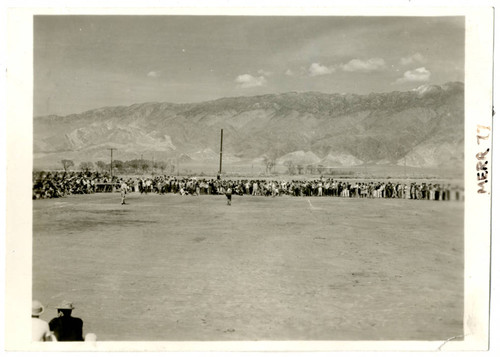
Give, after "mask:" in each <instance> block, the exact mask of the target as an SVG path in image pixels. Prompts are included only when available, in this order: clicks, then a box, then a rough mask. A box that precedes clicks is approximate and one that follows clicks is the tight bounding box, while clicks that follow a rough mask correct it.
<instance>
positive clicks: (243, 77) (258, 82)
mask: <svg viewBox="0 0 500 357" xmlns="http://www.w3.org/2000/svg"><path fill="white" fill-rule="evenodd" d="M234 81H235V82H236V83H237V84H238V87H240V88H252V87H262V86H264V85H266V83H267V80H266V78H265V77H264V76H258V77H254V76H252V75H251V74H240V75H239V76H238V77H236V79H235V80H234Z"/></svg>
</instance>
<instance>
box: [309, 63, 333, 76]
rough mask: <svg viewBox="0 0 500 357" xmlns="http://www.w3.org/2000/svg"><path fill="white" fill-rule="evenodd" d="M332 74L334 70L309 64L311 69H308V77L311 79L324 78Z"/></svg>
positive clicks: (316, 64)
mask: <svg viewBox="0 0 500 357" xmlns="http://www.w3.org/2000/svg"><path fill="white" fill-rule="evenodd" d="M333 72H335V68H333V67H327V66H323V65H321V64H319V63H313V64H311V67H309V75H310V76H311V77H315V76H324V75H326V74H331V73H333Z"/></svg>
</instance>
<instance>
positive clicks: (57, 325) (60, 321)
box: [49, 301, 83, 341]
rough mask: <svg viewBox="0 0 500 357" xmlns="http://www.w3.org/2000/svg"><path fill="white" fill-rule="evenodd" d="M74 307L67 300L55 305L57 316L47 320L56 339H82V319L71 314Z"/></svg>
mask: <svg viewBox="0 0 500 357" xmlns="http://www.w3.org/2000/svg"><path fill="white" fill-rule="evenodd" d="M74 308H75V307H74V306H73V303H71V302H68V301H63V302H62V303H61V304H59V305H58V306H56V309H57V314H58V317H56V318H54V319H52V320H51V321H50V322H49V327H50V330H51V331H53V332H54V335H55V336H56V338H57V340H58V341H83V321H82V320H81V319H79V318H78V317H73V316H71V312H72V311H73V309H74Z"/></svg>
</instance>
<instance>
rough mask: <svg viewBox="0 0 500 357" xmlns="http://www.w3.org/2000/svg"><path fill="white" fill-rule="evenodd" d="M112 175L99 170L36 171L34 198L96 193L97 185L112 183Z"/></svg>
mask: <svg viewBox="0 0 500 357" xmlns="http://www.w3.org/2000/svg"><path fill="white" fill-rule="evenodd" d="M112 181H114V180H111V178H110V176H109V175H107V174H102V173H98V172H90V171H88V172H45V171H41V172H34V173H33V199H34V200H36V199H43V198H56V197H63V196H68V195H77V194H87V193H94V192H96V190H97V186H98V185H99V184H103V183H111V182H112Z"/></svg>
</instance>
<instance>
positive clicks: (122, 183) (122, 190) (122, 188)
mask: <svg viewBox="0 0 500 357" xmlns="http://www.w3.org/2000/svg"><path fill="white" fill-rule="evenodd" d="M127 191H128V185H127V184H126V183H125V181H123V179H120V193H121V196H122V205H124V204H125V195H126V194H127Z"/></svg>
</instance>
